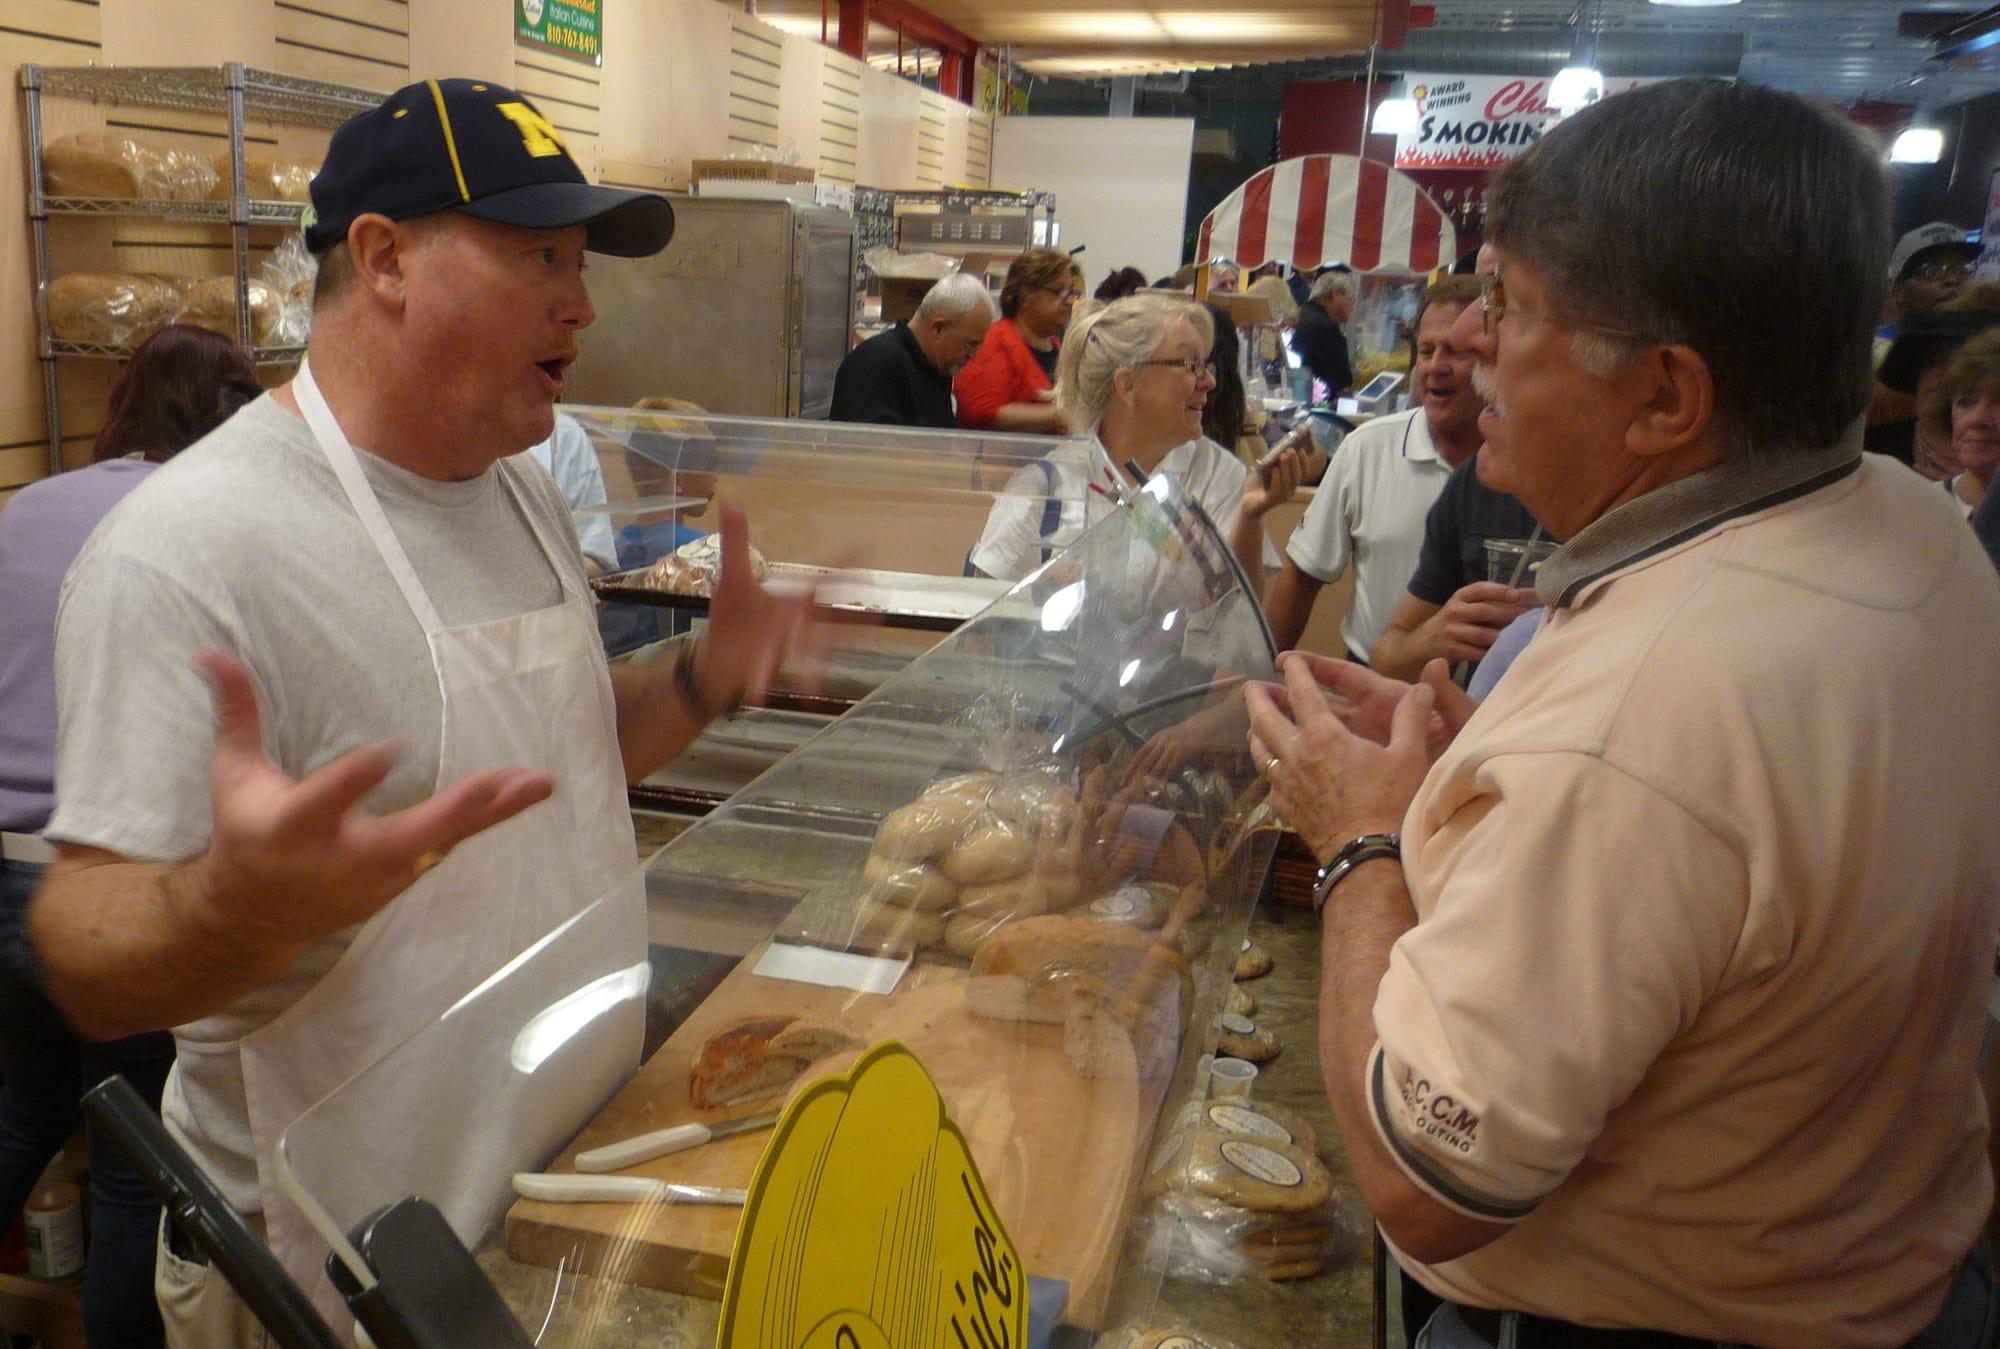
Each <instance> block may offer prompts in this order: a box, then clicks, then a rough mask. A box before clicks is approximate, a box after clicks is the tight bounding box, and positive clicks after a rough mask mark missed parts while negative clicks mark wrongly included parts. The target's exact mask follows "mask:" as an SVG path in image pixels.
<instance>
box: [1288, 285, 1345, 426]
mask: <svg viewBox="0 0 2000 1349" xmlns="http://www.w3.org/2000/svg"><path fill="white" fill-rule="evenodd" d="M1357 284H1358V283H1357V282H1356V281H1355V279H1354V273H1352V272H1321V273H1320V274H1319V276H1318V277H1317V278H1315V279H1314V281H1313V284H1312V290H1311V292H1310V293H1308V294H1307V296H1306V301H1305V303H1304V304H1302V305H1300V306H1299V325H1298V327H1296V328H1294V329H1293V330H1292V350H1293V351H1296V352H1297V353H1298V354H1299V360H1300V361H1301V362H1303V363H1304V365H1305V367H1306V369H1308V370H1310V371H1312V374H1313V378H1314V379H1316V380H1318V381H1319V382H1320V383H1322V384H1324V385H1326V394H1327V397H1329V398H1338V397H1340V395H1342V394H1344V393H1346V392H1347V391H1348V390H1349V389H1351V388H1353V387H1354V359H1353V357H1352V356H1350V355H1349V354H1348V351H1347V330H1346V329H1345V328H1343V327H1342V326H1341V325H1342V324H1344V323H1346V322H1347V320H1348V317H1349V315H1351V314H1353V313H1354V297H1355V295H1356V293H1357V292H1356V287H1357Z"/></svg>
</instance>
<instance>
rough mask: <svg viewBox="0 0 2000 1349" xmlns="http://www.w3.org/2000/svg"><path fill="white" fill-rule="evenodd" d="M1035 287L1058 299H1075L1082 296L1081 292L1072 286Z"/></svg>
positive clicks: (1079, 298)
mask: <svg viewBox="0 0 2000 1349" xmlns="http://www.w3.org/2000/svg"><path fill="white" fill-rule="evenodd" d="M1035 289H1037V290H1042V291H1047V292H1048V293H1049V294H1050V295H1053V296H1055V297H1056V298H1057V299H1058V300H1070V301H1076V300H1081V299H1082V298H1083V292H1082V291H1080V290H1078V289H1076V287H1074V286H1037V287H1036V288H1035Z"/></svg>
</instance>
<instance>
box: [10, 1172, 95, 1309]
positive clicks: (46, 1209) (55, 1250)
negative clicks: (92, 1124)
mask: <svg viewBox="0 0 2000 1349" xmlns="http://www.w3.org/2000/svg"><path fill="white" fill-rule="evenodd" d="M22 1217H23V1220H24V1221H25V1223H26V1225H27V1229H28V1275H29V1277H31V1278H34V1279H37V1280H39V1281H41V1282H42V1283H62V1282H64V1281H66V1280H69V1279H73V1278H75V1277H76V1276H77V1275H79V1274H81V1273H83V1196H82V1195H80V1194H78V1193H77V1189H76V1184H75V1182H73V1181H71V1180H70V1178H69V1171H68V1169H67V1168H66V1167H65V1166H64V1164H63V1157H62V1154H61V1153H57V1154H56V1159H55V1160H54V1161H52V1162H50V1163H49V1168H48V1170H46V1171H44V1172H43V1173H42V1178H41V1179H40V1180H39V1181H36V1182H35V1191H34V1193H33V1194H31V1195H30V1196H28V1203H27V1205H26V1207H25V1209H24V1210H23V1213H22Z"/></svg>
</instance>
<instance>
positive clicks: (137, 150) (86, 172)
mask: <svg viewBox="0 0 2000 1349" xmlns="http://www.w3.org/2000/svg"><path fill="white" fill-rule="evenodd" d="M153 158H154V155H153V152H152V151H151V150H149V149H148V148H147V147H146V146H144V145H142V144H140V143H139V142H138V141H136V140H133V139H132V138H131V137H130V136H123V135H120V134H118V133H117V132H115V131H80V132H77V133H76V134H74V135H70V136H62V137H58V138H57V139H55V140H52V141H50V142H49V143H48V144H47V145H44V146H43V147H42V187H43V190H44V191H46V192H47V193H48V194H49V195H50V196H53V197H139V196H144V195H145V194H146V193H145V184H146V183H147V181H148V178H149V175H150V173H151V169H152V162H153Z"/></svg>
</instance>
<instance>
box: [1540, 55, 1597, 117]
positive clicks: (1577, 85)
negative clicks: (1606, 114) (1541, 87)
mask: <svg viewBox="0 0 2000 1349" xmlns="http://www.w3.org/2000/svg"><path fill="white" fill-rule="evenodd" d="M1603 97H1604V76H1603V75H1602V74H1600V73H1599V72H1598V71H1597V70H1595V69H1594V68H1592V67H1590V66H1564V67H1563V68H1562V69H1561V70H1558V71H1557V72H1556V77H1555V78H1554V79H1553V80H1550V81H1549V96H1548V101H1549V106H1550V107H1552V108H1555V109H1558V110H1559V111H1562V112H1566V113H1567V112H1575V111H1577V110H1578V109H1579V108H1587V107H1589V106H1590V105H1591V104H1593V103H1595V102H1597V100H1598V99H1600V98H1603Z"/></svg>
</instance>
